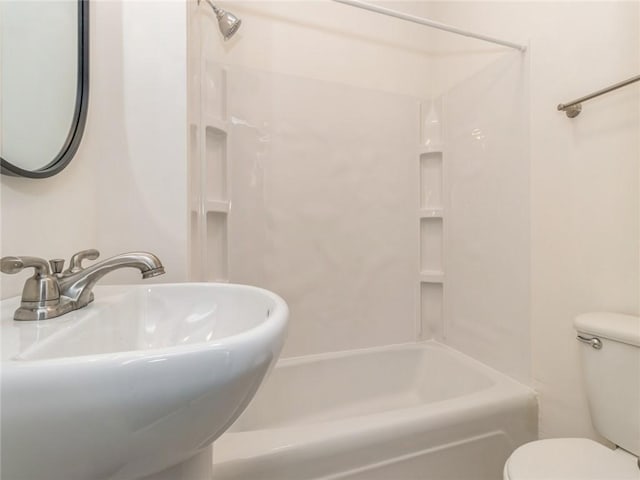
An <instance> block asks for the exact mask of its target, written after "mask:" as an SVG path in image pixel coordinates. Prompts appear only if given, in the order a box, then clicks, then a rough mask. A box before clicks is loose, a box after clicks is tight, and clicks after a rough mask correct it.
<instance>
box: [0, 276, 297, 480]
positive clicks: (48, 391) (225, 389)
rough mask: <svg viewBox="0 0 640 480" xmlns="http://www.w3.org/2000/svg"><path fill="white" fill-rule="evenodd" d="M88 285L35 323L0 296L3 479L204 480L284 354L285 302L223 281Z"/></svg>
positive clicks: (257, 290)
mask: <svg viewBox="0 0 640 480" xmlns="http://www.w3.org/2000/svg"><path fill="white" fill-rule="evenodd" d="M94 291H95V298H96V300H95V301H94V302H93V303H92V304H90V305H89V306H88V307H86V308H84V309H81V310H77V311H74V312H71V313H68V314H66V315H64V316H62V317H58V318H55V319H51V320H42V321H38V322H17V321H14V320H13V319H12V317H13V311H14V310H15V309H16V308H17V307H18V304H19V299H18V298H13V299H9V300H5V301H2V302H1V315H2V318H1V325H0V335H1V336H2V379H1V380H2V384H1V391H0V393H1V407H2V409H1V416H2V418H1V428H2V442H1V449H2V464H1V465H2V478H3V479H6V480H134V479H139V478H142V477H145V478H146V477H149V478H150V479H151V478H157V479H159V480H160V479H162V480H164V479H165V478H166V479H171V480H182V478H181V477H183V478H184V480H200V478H197V477H198V476H200V475H205V476H206V475H207V472H206V471H205V470H206V468H207V467H206V466H203V465H205V464H207V462H208V464H209V468H210V445H211V443H212V442H213V441H214V440H215V439H216V438H218V437H219V436H220V435H221V434H222V433H223V432H224V431H225V430H226V429H227V428H228V427H229V426H230V424H231V423H232V422H233V421H234V420H235V419H236V418H237V417H238V415H240V413H241V412H242V411H243V410H244V408H245V407H246V405H247V404H248V402H249V401H250V400H251V398H252V397H253V395H254V393H255V391H256V390H257V388H258V386H259V385H260V383H261V382H262V379H263V378H264V376H265V374H266V373H267V371H268V370H269V369H270V367H271V366H272V365H273V364H274V362H275V360H276V359H277V357H278V355H279V353H280V350H281V348H282V344H283V342H284V337H285V331H286V324H287V319H288V308H287V305H286V303H285V302H284V301H283V300H282V299H281V298H280V297H278V296H277V295H275V294H273V293H271V292H268V291H266V290H263V289H259V288H255V287H249V286H243V285H228V284H171V285H154V286H151V287H148V286H143V285H135V286H118V287H97V288H96V289H95V290H94ZM207 459H208V460H207ZM196 471H199V472H200V473H197V474H196V473H195V472H196Z"/></svg>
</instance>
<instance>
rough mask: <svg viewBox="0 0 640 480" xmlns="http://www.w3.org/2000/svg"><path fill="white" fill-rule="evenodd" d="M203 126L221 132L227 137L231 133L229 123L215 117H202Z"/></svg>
mask: <svg viewBox="0 0 640 480" xmlns="http://www.w3.org/2000/svg"><path fill="white" fill-rule="evenodd" d="M202 124H203V127H204V128H213V129H215V130H218V131H219V132H221V133H223V134H225V135H227V134H228V133H229V122H226V121H225V120H220V119H219V118H218V117H215V116H213V115H205V114H203V115H202Z"/></svg>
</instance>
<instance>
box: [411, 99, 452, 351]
mask: <svg viewBox="0 0 640 480" xmlns="http://www.w3.org/2000/svg"><path fill="white" fill-rule="evenodd" d="M441 118H442V102H441V101H440V100H438V99H435V100H428V101H425V102H422V103H421V105H420V128H421V134H420V143H419V144H418V145H417V148H416V150H417V155H416V157H417V158H416V161H417V164H418V167H417V168H418V171H417V173H418V186H419V203H418V209H417V210H418V222H419V252H418V253H419V261H420V266H419V271H418V275H417V277H418V278H417V280H418V281H417V295H418V299H419V307H418V318H417V322H418V323H417V330H418V338H420V339H422V340H427V339H431V338H433V339H436V340H443V339H444V315H443V306H444V289H445V272H444V270H445V265H444V230H445V225H444V223H445V208H444V205H445V195H444V177H445V175H444V170H445V168H444V156H445V155H444V145H443V142H442V125H441V121H440V119H441Z"/></svg>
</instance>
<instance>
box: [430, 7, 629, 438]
mask: <svg viewBox="0 0 640 480" xmlns="http://www.w3.org/2000/svg"><path fill="white" fill-rule="evenodd" d="M430 8H431V12H432V14H433V15H434V18H436V19H438V20H441V21H445V22H451V23H455V24H457V25H460V26H464V27H467V28H470V29H475V30H477V31H481V32H484V33H489V34H493V35H498V36H502V37H504V38H507V39H510V40H513V41H520V42H523V41H526V40H527V39H529V42H530V49H529V51H528V53H527V56H528V58H529V62H530V69H531V75H530V105H531V136H530V142H531V221H532V223H531V249H532V250H531V255H532V259H531V269H532V270H531V273H532V274H531V305H532V308H531V315H532V318H531V335H532V355H533V356H532V361H533V371H532V374H533V378H534V386H535V388H536V390H537V391H538V392H539V394H540V407H541V408H540V435H541V436H542V437H555V436H582V435H585V436H593V437H595V433H594V432H593V430H592V428H591V424H590V421H589V416H588V411H587V405H586V399H585V394H584V389H583V388H582V381H581V372H580V364H579V358H578V345H577V344H576V341H575V338H574V337H575V331H574V330H573V326H572V322H573V318H574V317H575V316H576V315H577V314H579V313H582V312H587V311H594V310H610V311H616V312H628V313H632V314H633V313H635V314H637V313H638V310H639V308H640V305H639V303H640V300H639V296H640V283H639V278H638V277H639V272H640V269H639V268H638V266H639V263H638V262H639V258H638V257H639V255H640V239H639V233H638V225H639V213H640V212H639V210H640V201H639V193H638V192H639V182H638V178H639V176H638V158H639V157H640V147H639V141H640V140H639V139H640V135H639V134H638V132H639V105H640V89H639V88H638V85H634V86H630V87H627V88H626V89H624V90H620V91H618V92H615V93H610V94H608V95H606V96H604V97H600V98H599V99H596V100H592V101H590V102H587V103H585V104H584V110H583V113H582V114H581V115H580V116H579V117H577V118H575V119H573V120H570V119H568V118H566V116H565V115H564V114H562V113H560V112H557V111H556V110H555V106H556V105H557V104H558V103H560V102H563V101H565V102H566V101H569V100H571V99H573V98H576V97H579V96H581V95H584V94H586V93H589V92H591V91H594V90H597V89H599V88H601V87H604V86H606V85H609V84H612V83H615V82H618V81H620V80H622V79H625V78H628V77H630V76H632V75H635V74H637V73H638V72H639V71H640V38H639V35H640V22H639V18H640V17H639V13H638V9H639V8H640V6H639V4H638V3H637V2H535V3H527V2H502V3H493V2H446V3H445V2H443V3H433V4H431V5H430ZM442 35H444V34H440V33H438V34H433V40H434V41H436V42H440V45H446V49H447V50H448V51H449V53H448V54H447V55H443V57H442V58H441V59H439V60H438V61H436V68H435V71H436V72H437V73H438V75H439V78H438V79H437V82H436V86H435V87H434V88H435V90H442V89H446V88H447V86H448V85H450V84H453V83H456V82H458V81H460V80H461V79H463V78H468V77H470V76H471V75H472V72H473V71H475V70H476V69H477V68H478V66H480V65H483V64H488V63H490V62H491V61H493V59H494V58H495V53H494V52H492V50H493V48H492V47H482V46H481V45H479V44H478V45H471V44H470V43H469V42H470V41H469V40H466V39H456V38H449V37H447V38H444V37H443V36H442ZM472 49H473V53H472ZM440 66H442V67H443V68H440ZM445 66H446V68H445Z"/></svg>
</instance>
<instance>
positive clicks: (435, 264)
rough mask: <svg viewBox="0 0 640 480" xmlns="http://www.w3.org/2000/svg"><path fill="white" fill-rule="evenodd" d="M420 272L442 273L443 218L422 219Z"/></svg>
mask: <svg viewBox="0 0 640 480" xmlns="http://www.w3.org/2000/svg"><path fill="white" fill-rule="evenodd" d="M420 272H421V273H422V274H428V273H438V272H442V218H422V219H420Z"/></svg>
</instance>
